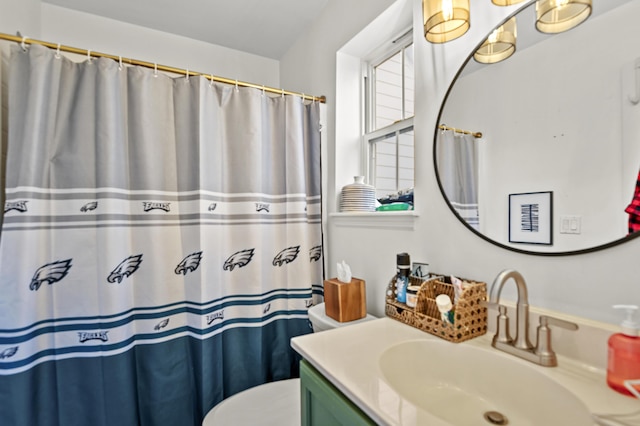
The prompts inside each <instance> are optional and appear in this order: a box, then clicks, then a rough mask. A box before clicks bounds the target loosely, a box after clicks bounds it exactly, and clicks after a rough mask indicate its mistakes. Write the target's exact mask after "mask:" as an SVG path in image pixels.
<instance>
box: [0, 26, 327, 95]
mask: <svg viewBox="0 0 640 426" xmlns="http://www.w3.org/2000/svg"><path fill="white" fill-rule="evenodd" d="M0 40H9V41H14V42H16V43H25V44H40V45H42V46H46V47H48V48H50V49H56V50H60V51H61V52H68V53H75V54H78V55H86V56H91V57H94V58H109V59H113V60H114V61H119V62H122V63H123V64H127V65H137V66H141V67H145V68H151V69H154V70H158V71H166V72H170V73H173V74H181V75H185V76H186V75H187V74H188V75H189V76H198V75H201V76H203V77H205V78H207V79H209V80H212V81H216V82H218V83H225V84H232V85H238V86H242V87H253V88H255V89H260V90H264V91H265V92H269V93H276V94H278V95H295V96H300V97H301V98H303V99H305V100H310V101H316V102H321V103H326V101H327V98H326V97H325V96H311V95H306V94H304V93H298V92H291V91H288V90H284V89H278V88H275V87H268V86H263V85H260V84H254V83H247V82H246V81H238V80H232V79H230V78H225V77H217V76H214V75H211V74H205V73H201V72H196V71H191V70H185V69H182V68H175V67H170V66H167V65H160V64H155V63H153V62H146V61H141V60H138V59H130V58H123V57H122V56H117V55H110V54H108V53H100V52H94V51H93V50H85V49H79V48H77V47H71V46H63V45H60V44H56V43H50V42H48V41H42V40H35V39H31V38H27V37H20V36H14V35H11V34H5V33H0Z"/></svg>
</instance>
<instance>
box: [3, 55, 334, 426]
mask: <svg viewBox="0 0 640 426" xmlns="http://www.w3.org/2000/svg"><path fill="white" fill-rule="evenodd" d="M8 89H9V120H8V127H9V128H8V131H9V142H8V151H7V159H8V161H7V168H6V171H7V177H6V202H5V206H4V217H3V223H2V234H1V235H0V424H2V425H5V424H6V425H12V426H41V425H47V426H48V425H53V426H56V425H64V426H67V425H79V426H80V425H82V426H85V425H92V426H94V425H95V426H102V425H104V426H111V425H118V426H122V425H153V426H155V425H160V426H163V425H181V426H182V425H194V426H195V425H200V424H201V422H202V419H203V418H204V416H205V415H206V413H207V412H208V411H209V410H210V409H211V408H212V407H213V406H214V405H216V404H217V403H219V402H220V401H222V400H223V399H224V398H227V397H229V396H231V395H233V394H235V393H237V392H240V391H242V390H244V389H247V388H249V387H253V386H256V385H259V384H262V383H265V382H269V381H275V380H282V379H288V378H291V377H296V376H297V375H298V357H297V355H296V354H295V352H294V351H293V350H292V349H291V347H290V343H289V341H290V339H291V338H292V337H294V336H298V335H301V334H306V333H310V332H311V331H312V330H311V326H310V324H309V320H308V315H307V311H308V308H309V307H310V306H311V305H313V304H314V303H317V302H318V301H320V300H321V298H322V279H323V277H322V264H323V259H322V256H323V254H322V229H321V222H322V218H321V199H320V192H321V191H320V181H321V179H320V133H319V122H318V121H319V112H318V108H319V105H318V104H313V103H312V104H304V102H302V100H301V99H300V98H299V97H295V96H282V97H281V96H277V97H269V96H266V95H264V94H262V93H261V91H259V90H254V89H249V88H243V89H239V90H238V89H236V88H234V87H233V86H226V85H223V84H218V83H214V84H211V83H209V82H208V81H206V80H205V79H203V78H200V77H191V78H189V79H186V78H184V77H180V78H171V77H169V76H167V75H158V76H155V75H154V73H153V71H149V70H146V69H143V68H139V67H126V68H123V69H119V67H118V64H117V62H114V61H111V60H108V59H97V60H96V59H93V60H91V61H85V62H82V63H76V62H73V61H71V60H68V59H66V58H64V57H60V58H59V57H57V56H56V55H55V51H51V50H49V49H46V48H44V47H42V46H37V45H36V46H31V47H30V48H29V49H28V50H27V51H23V50H22V49H21V48H20V47H18V46H14V47H13V48H12V55H11V60H10V69H9V87H8Z"/></svg>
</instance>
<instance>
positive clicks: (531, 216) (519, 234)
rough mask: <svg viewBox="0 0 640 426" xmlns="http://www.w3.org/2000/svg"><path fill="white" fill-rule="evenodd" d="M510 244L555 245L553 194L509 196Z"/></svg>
mask: <svg viewBox="0 0 640 426" xmlns="http://www.w3.org/2000/svg"><path fill="white" fill-rule="evenodd" d="M509 242H510V243H523V244H542V245H549V246H550V245H553V192H552V191H546V192H527V193H522V194H509Z"/></svg>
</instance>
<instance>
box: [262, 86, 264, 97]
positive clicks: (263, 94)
mask: <svg viewBox="0 0 640 426" xmlns="http://www.w3.org/2000/svg"><path fill="white" fill-rule="evenodd" d="M262 96H264V84H263V85H262Z"/></svg>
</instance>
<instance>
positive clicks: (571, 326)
mask: <svg viewBox="0 0 640 426" xmlns="http://www.w3.org/2000/svg"><path fill="white" fill-rule="evenodd" d="M550 325H553V326H558V327H562V328H566V329H567V330H577V329H578V324H576V323H573V322H570V321H565V320H561V319H559V318H554V317H549V316H547V315H540V325H539V326H538V342H537V345H536V348H535V349H534V353H535V354H536V355H538V357H539V358H540V364H542V365H544V366H548V367H555V366H556V365H558V359H557V357H556V353H555V352H554V351H553V349H551V329H550V328H549V326H550Z"/></svg>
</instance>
